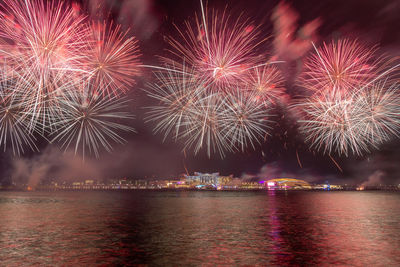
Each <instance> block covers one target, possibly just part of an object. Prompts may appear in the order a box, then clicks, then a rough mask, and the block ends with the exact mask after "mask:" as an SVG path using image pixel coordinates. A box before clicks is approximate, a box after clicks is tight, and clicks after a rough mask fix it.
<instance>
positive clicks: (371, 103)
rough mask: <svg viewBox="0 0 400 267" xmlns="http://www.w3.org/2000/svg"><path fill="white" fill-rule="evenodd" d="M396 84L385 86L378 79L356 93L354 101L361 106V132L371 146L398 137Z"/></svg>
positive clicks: (399, 111)
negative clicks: (362, 112)
mask: <svg viewBox="0 0 400 267" xmlns="http://www.w3.org/2000/svg"><path fill="white" fill-rule="evenodd" d="M398 90H399V87H398V85H397V84H393V85H391V86H390V87H389V88H387V86H386V81H380V82H377V83H375V84H373V85H372V86H370V87H369V88H367V90H365V91H362V92H361V93H360V94H358V97H357V99H356V101H358V102H359V104H358V105H361V106H362V107H363V111H364V114H363V120H362V128H363V134H364V135H365V136H367V137H368V139H369V140H370V142H371V144H372V145H373V146H375V147H376V146H378V145H380V144H382V143H384V142H387V141H389V140H390V139H391V138H392V137H394V136H395V137H399V130H400V102H399V99H400V96H399V92H398Z"/></svg>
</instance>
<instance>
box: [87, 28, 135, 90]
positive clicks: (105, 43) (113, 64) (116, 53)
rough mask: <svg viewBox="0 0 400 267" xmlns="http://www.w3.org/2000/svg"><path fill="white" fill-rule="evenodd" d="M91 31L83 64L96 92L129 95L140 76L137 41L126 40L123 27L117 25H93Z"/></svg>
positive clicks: (132, 39) (132, 38)
mask: <svg viewBox="0 0 400 267" xmlns="http://www.w3.org/2000/svg"><path fill="white" fill-rule="evenodd" d="M91 32H92V38H91V39H90V43H89V44H88V49H87V50H84V53H85V54H86V56H85V57H83V59H84V60H83V61H82V62H81V64H82V68H83V69H85V70H86V73H87V78H88V80H89V81H90V82H91V83H92V84H93V85H94V86H93V89H94V90H96V91H97V92H98V93H102V94H104V95H109V96H110V95H120V94H121V93H125V92H127V91H128V90H129V89H130V87H132V86H133V85H134V84H135V78H136V76H137V75H138V74H139V64H140V62H139V56H140V54H139V50H138V43H137V40H136V39H135V38H134V37H129V38H126V35H127V34H126V33H122V32H121V26H120V25H114V24H113V23H106V22H104V23H103V24H100V23H92V24H91Z"/></svg>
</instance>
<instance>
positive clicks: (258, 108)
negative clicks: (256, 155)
mask: <svg viewBox="0 0 400 267" xmlns="http://www.w3.org/2000/svg"><path fill="white" fill-rule="evenodd" d="M222 114H223V118H222V119H221V124H222V125H223V129H222V132H223V133H224V134H225V135H226V136H228V137H229V139H230V142H231V146H232V147H233V148H235V149H238V150H241V151H242V152H243V151H244V150H245V149H246V148H247V147H248V146H251V147H252V148H253V149H255V143H260V140H263V138H264V137H265V136H267V135H268V134H269V133H268V131H267V130H269V129H270V126H269V122H270V114H269V110H268V109H267V108H266V107H265V105H260V104H259V101H258V94H256V93H255V92H253V93H248V92H246V91H245V90H242V89H241V88H237V89H236V90H235V91H234V92H232V93H231V94H229V95H228V96H227V97H226V99H225V109H224V111H223V113H222Z"/></svg>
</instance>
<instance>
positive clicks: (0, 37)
mask: <svg viewBox="0 0 400 267" xmlns="http://www.w3.org/2000/svg"><path fill="white" fill-rule="evenodd" d="M1 7H2V10H1V11H0V57H1V61H2V63H3V64H4V66H3V67H2V68H1V69H0V71H1V73H2V76H1V77H0V83H1V85H2V87H7V88H6V89H4V88H3V90H2V91H1V92H0V93H1V95H0V100H1V107H0V116H1V123H0V141H1V142H0V144H2V145H4V148H6V146H7V145H8V144H7V142H11V146H12V148H13V151H14V154H20V153H21V152H22V153H23V146H24V145H25V146H29V147H30V148H31V149H32V150H37V147H36V145H35V143H34V141H35V137H34V136H35V135H37V134H39V135H41V136H42V137H44V138H45V139H47V137H48V135H49V136H51V137H52V140H51V141H61V142H63V144H62V146H63V147H65V148H66V149H67V148H68V147H69V146H70V144H71V143H72V142H73V141H76V143H75V152H77V150H78V147H82V152H83V154H85V150H89V152H90V153H93V154H95V156H96V157H98V156H99V151H100V148H104V149H105V150H107V151H111V149H112V146H111V143H112V142H116V143H121V142H123V141H124V140H123V138H122V137H120V136H119V135H118V132H119V131H129V132H130V131H133V129H132V128H131V127H129V126H126V125H124V124H122V123H119V122H118V121H119V120H123V121H125V120H126V119H131V118H132V115H130V114H128V113H127V112H123V111H119V109H124V108H125V107H126V106H127V100H125V99H124V98H121V99H119V97H121V95H123V94H124V93H126V92H127V91H128V88H129V87H131V86H132V85H133V84H134V79H135V78H136V76H137V74H138V68H139V59H138V57H139V52H138V51H139V50H138V45H137V41H136V39H135V38H134V37H129V38H128V37H127V33H121V27H120V26H119V25H114V24H113V23H107V22H103V24H100V23H95V22H92V23H91V22H90V21H89V20H88V18H87V16H85V15H84V14H82V13H81V12H80V9H79V8H77V6H76V5H72V6H71V5H70V4H68V3H66V2H63V1H58V0H56V1H46V0H19V1H12V0H5V1H3V2H2V4H1ZM5 74H7V75H5ZM88 90H91V91H88Z"/></svg>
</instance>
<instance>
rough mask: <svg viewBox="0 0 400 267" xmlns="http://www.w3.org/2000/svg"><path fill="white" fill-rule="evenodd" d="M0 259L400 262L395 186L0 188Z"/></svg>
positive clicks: (17, 262)
mask: <svg viewBox="0 0 400 267" xmlns="http://www.w3.org/2000/svg"><path fill="white" fill-rule="evenodd" d="M0 259H1V261H0V266H32V265H48V266H49V265H51V266H54V265H66V266H79V265H86V266H87V265H89V266H94V265H114V266H115V265H137V264H144V265H149V266H198V265H202V266H215V265H222V266H224V265H225V266H235V265H239V266H243V265H246V266H254V265H258V266H271V265H280V266H282V265H297V266H298V265H301V266H311V265H352V266H368V265H369V266H399V265H400V193H396V192H155V191H153V192H148V191H147V192H144V191H133V192H56V193H48V192H0Z"/></svg>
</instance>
